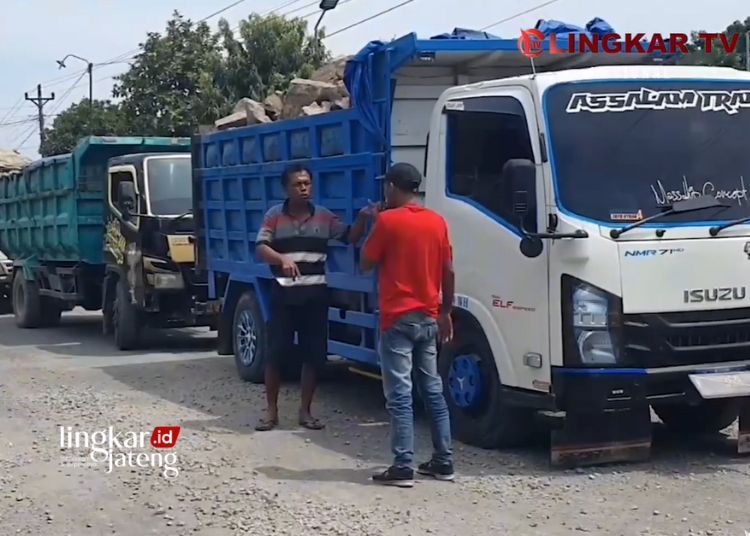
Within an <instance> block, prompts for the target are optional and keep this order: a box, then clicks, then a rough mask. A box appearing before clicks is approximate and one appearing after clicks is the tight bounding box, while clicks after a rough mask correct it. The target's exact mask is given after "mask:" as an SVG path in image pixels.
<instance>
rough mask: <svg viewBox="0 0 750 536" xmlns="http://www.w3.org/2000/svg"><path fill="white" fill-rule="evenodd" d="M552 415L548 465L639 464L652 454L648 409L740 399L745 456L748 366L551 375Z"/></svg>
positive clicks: (749, 436) (548, 414) (749, 425)
mask: <svg viewBox="0 0 750 536" xmlns="http://www.w3.org/2000/svg"><path fill="white" fill-rule="evenodd" d="M552 376H553V382H552V385H553V389H554V395H555V400H556V407H557V411H545V412H542V415H543V417H545V418H546V419H547V420H548V421H550V422H551V424H552V426H553V431H552V449H551V456H552V459H551V461H552V463H553V464H554V465H568V466H569V465H585V464H591V463H606V462H613V461H634V460H643V459H646V458H648V456H649V455H650V448H651V430H652V426H651V411H650V406H651V404H657V403H658V404H670V403H673V404H686V405H697V404H699V403H700V402H701V401H703V400H706V399H709V398H738V399H742V400H743V403H742V409H741V411H740V436H739V440H738V450H739V452H741V453H746V452H750V360H746V361H737V362H731V363H721V364H711V365H689V366H679V367H667V368H656V369H630V368H621V369H607V368H600V369H584V368H556V369H553V374H552Z"/></svg>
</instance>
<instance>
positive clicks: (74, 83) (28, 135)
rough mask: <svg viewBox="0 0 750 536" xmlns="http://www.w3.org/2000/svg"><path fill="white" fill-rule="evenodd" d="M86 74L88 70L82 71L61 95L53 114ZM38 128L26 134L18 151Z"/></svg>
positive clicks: (52, 111) (52, 110)
mask: <svg viewBox="0 0 750 536" xmlns="http://www.w3.org/2000/svg"><path fill="white" fill-rule="evenodd" d="M85 75H86V71H84V72H82V73H81V76H79V77H78V79H77V80H76V81H75V82H73V84H72V85H71V86H70V87H69V88H68V89H67V90H66V91H65V92H64V93H63V94H62V95H61V96H60V99H59V100H58V101H57V104H55V106H53V107H52V109H51V110H50V113H51V114H54V113H55V112H56V111H57V110H58V109H59V108H60V106H62V103H63V102H64V101H65V99H67V98H68V95H70V94H71V93H72V92H73V90H74V89H75V88H76V87H77V84H78V83H79V82H80V81H81V79H82V78H83V77H84V76H85ZM36 130H37V128H36V126H33V127H31V130H30V131H29V133H28V134H27V135H26V137H25V138H24V139H23V141H22V142H21V143H19V144H18V147H16V151H18V149H20V148H21V147H23V144H24V143H26V141H28V139H29V138H30V137H31V136H32V135H33V134H34V132H35V131H36Z"/></svg>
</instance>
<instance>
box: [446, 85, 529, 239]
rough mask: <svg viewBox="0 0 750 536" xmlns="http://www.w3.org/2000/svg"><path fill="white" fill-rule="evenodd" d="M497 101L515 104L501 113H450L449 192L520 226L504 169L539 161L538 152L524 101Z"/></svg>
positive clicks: (447, 171) (447, 176) (500, 98)
mask: <svg viewBox="0 0 750 536" xmlns="http://www.w3.org/2000/svg"><path fill="white" fill-rule="evenodd" d="M491 99H492V102H493V103H494V102H497V101H501V100H503V101H510V103H512V105H513V106H507V103H505V105H504V106H503V107H502V110H501V111H500V112H494V111H489V110H488V111H485V110H486V109H487V108H489V106H477V108H484V109H482V110H481V111H471V110H468V111H460V112H449V113H448V136H447V147H446V150H447V153H448V159H447V160H448V165H447V170H446V181H447V191H448V194H449V195H450V196H452V197H458V198H461V199H465V200H468V201H470V202H471V204H473V205H475V206H477V205H478V206H479V207H481V208H482V209H484V210H485V211H488V212H490V213H491V214H492V215H493V216H494V217H495V218H497V219H500V220H501V221H503V222H505V223H507V224H508V225H509V226H511V227H513V228H518V222H517V217H516V216H514V214H513V191H512V188H513V185H512V184H510V181H509V180H507V177H504V176H503V172H502V170H503V166H504V165H505V163H506V162H507V161H508V160H510V159H512V158H526V159H529V160H532V161H533V160H534V153H533V150H532V147H531V140H530V138H529V131H528V127H527V123H526V117H525V115H524V113H523V108H522V107H521V103H520V102H518V101H517V100H515V99H513V98H512V97H492V98H491ZM469 100H476V101H480V100H484V99H469ZM514 108H515V109H514ZM528 230H529V231H532V232H533V231H535V230H536V229H528Z"/></svg>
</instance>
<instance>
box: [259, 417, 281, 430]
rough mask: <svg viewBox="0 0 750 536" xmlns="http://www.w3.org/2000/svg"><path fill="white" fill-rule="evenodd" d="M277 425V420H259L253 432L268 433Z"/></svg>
mask: <svg viewBox="0 0 750 536" xmlns="http://www.w3.org/2000/svg"><path fill="white" fill-rule="evenodd" d="M278 425H279V421H278V419H261V420H260V421H259V422H258V424H257V425H255V430H256V431H258V432H268V431H270V430H273V429H274V428H276V427H277V426H278Z"/></svg>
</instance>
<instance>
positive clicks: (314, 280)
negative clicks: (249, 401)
mask: <svg viewBox="0 0 750 536" xmlns="http://www.w3.org/2000/svg"><path fill="white" fill-rule="evenodd" d="M281 181H282V185H283V187H284V189H285V191H286V194H287V199H286V201H284V203H283V204H280V205H276V206H274V207H272V208H271V209H269V210H268V212H267V213H266V215H265V217H264V219H263V224H262V225H261V228H260V231H259V232H258V237H257V239H256V253H257V256H258V258H259V259H262V260H263V261H264V262H266V263H268V264H269V265H270V266H271V272H272V273H273V275H274V278H275V284H274V286H273V292H272V293H271V315H270V316H271V318H270V326H269V346H270V352H269V355H268V359H267V362H266V370H265V384H266V400H267V403H268V408H267V414H266V416H265V417H264V418H262V419H261V420H260V422H259V423H258V425H257V426H256V427H255V429H256V430H259V431H266V430H272V429H273V428H275V427H276V426H277V425H278V423H279V413H278V396H279V387H280V384H281V374H280V365H281V363H283V360H284V359H289V358H290V357H291V354H292V352H293V345H294V334H295V332H296V333H297V335H298V342H299V346H300V349H301V351H302V356H303V359H304V365H303V368H302V401H301V405H300V410H299V424H300V425H301V426H304V427H306V428H309V429H312V430H320V429H321V428H323V427H324V425H323V423H321V422H320V421H319V420H318V419H316V418H315V417H313V416H312V412H311V405H312V399H313V394H314V393H315V386H316V379H317V369H318V368H319V367H320V366H321V365H322V364H323V363H325V360H326V356H327V354H328V286H327V284H326V276H325V265H326V258H327V252H328V241H329V240H341V241H344V242H349V243H356V242H357V241H358V240H359V239H360V238H361V237H362V235H364V232H365V226H366V223H367V220H368V218H369V217H370V215H372V214H373V213H374V211H375V207H374V205H371V206H369V207H366V208H365V209H363V210H362V211H360V213H359V214H358V215H357V219H356V221H355V222H354V224H353V225H351V226H348V225H346V224H344V223H343V222H342V221H341V220H340V219H339V218H338V217H337V216H336V215H335V214H333V212H331V211H330V210H328V209H327V208H325V207H322V206H318V205H315V204H314V203H313V202H312V201H311V197H312V175H311V173H310V172H309V171H308V170H307V169H305V168H304V167H302V166H291V167H289V168H288V169H287V170H286V171H285V172H284V175H283V176H282V178H281Z"/></svg>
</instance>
